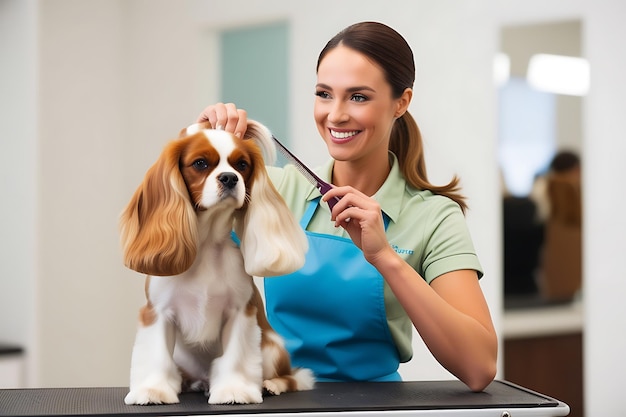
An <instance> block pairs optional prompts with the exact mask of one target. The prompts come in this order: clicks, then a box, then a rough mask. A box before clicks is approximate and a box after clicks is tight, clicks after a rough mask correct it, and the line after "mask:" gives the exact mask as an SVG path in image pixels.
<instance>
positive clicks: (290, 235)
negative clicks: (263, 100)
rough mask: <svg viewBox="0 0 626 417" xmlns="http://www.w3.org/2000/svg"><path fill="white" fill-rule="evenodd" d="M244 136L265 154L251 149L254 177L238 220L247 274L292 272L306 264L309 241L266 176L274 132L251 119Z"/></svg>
mask: <svg viewBox="0 0 626 417" xmlns="http://www.w3.org/2000/svg"><path fill="white" fill-rule="evenodd" d="M245 137H246V138H247V139H248V140H253V141H254V143H253V144H250V145H252V146H257V147H258V148H260V149H262V150H263V151H264V153H265V155H266V160H263V157H262V156H261V153H260V152H251V154H252V155H253V157H254V161H253V164H254V178H253V182H252V188H251V189H250V191H249V196H250V199H249V201H248V204H247V207H246V208H245V209H244V212H243V213H242V214H243V219H238V220H237V221H236V223H235V231H236V233H237V234H238V235H239V237H240V239H241V252H242V253H243V258H244V265H245V269H246V272H247V273H248V274H250V275H254V276H260V277H268V276H275V275H284V274H289V273H291V272H294V271H295V270H297V269H299V268H301V267H302V265H304V259H305V254H306V251H307V249H308V242H307V239H306V236H305V234H304V232H303V231H302V228H301V227H300V225H299V224H298V222H297V221H296V219H295V218H294V217H293V214H292V213H291V211H290V210H289V208H288V207H287V205H286V204H285V201H284V200H283V198H282V196H281V195H280V194H279V193H278V191H277V190H276V188H275V187H274V185H273V184H272V182H271V181H270V179H269V176H268V175H267V171H266V169H265V162H267V159H268V158H270V159H271V158H275V156H276V149H275V147H274V145H273V141H272V135H271V133H270V132H269V130H267V128H266V127H265V126H263V125H261V124H260V123H258V122H255V121H253V120H249V121H248V130H247V131H246V135H245Z"/></svg>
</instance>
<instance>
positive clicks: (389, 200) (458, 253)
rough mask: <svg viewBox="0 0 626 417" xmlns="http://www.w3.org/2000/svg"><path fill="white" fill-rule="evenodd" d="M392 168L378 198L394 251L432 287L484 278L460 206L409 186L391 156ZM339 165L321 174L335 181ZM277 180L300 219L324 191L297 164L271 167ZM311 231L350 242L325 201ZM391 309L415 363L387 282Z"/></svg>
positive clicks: (407, 327)
mask: <svg viewBox="0 0 626 417" xmlns="http://www.w3.org/2000/svg"><path fill="white" fill-rule="evenodd" d="M390 156H391V160H392V167H391V172H390V173H389V176H388V177H387V179H386V180H385V183H384V184H383V185H382V186H381V187H380V189H379V190H378V191H377V192H376V194H374V196H373V198H374V199H376V201H377V202H378V203H379V204H380V206H381V208H382V210H383V212H384V213H385V214H386V215H387V216H388V218H389V220H390V221H389V226H388V227H387V239H388V241H389V244H390V245H391V246H392V247H393V248H394V250H395V251H396V252H397V253H398V254H399V255H400V256H401V257H402V258H403V259H404V260H405V261H406V262H407V263H409V264H410V265H411V266H412V267H413V268H414V269H415V270H416V271H417V273H418V274H420V276H422V277H423V279H424V280H426V282H428V283H429V284H430V283H431V282H432V281H433V280H434V279H435V278H437V277H438V276H440V275H442V274H445V273H447V272H451V271H455V270H459V269H473V270H476V271H477V273H478V277H481V276H482V275H483V272H482V268H481V266H480V263H479V261H478V257H477V256H476V252H475V250H474V246H473V243H472V240H471V237H470V234H469V231H468V229H467V225H466V223H465V217H464V216H463V213H462V212H461V209H460V207H459V206H458V204H456V203H455V202H454V201H452V200H450V199H449V198H447V197H444V196H440V195H436V194H433V193H432V192H430V191H423V190H418V189H416V188H414V187H412V186H411V185H409V184H407V182H406V180H405V179H404V177H403V176H402V174H401V172H400V168H399V165H398V160H397V158H396V157H395V155H393V154H391V153H390ZM333 164H334V161H333V160H330V161H329V162H328V163H327V164H326V165H324V166H323V167H321V168H319V169H317V170H315V171H316V173H317V174H318V175H319V177H320V178H322V179H323V180H325V181H327V182H330V178H331V177H332V169H333ZM268 172H269V175H270V177H271V179H272V182H273V183H274V185H275V186H276V188H277V189H278V191H279V192H280V194H281V195H282V196H283V198H284V199H285V202H286V203H287V205H288V206H289V208H290V209H291V211H292V212H293V214H294V216H295V217H296V219H300V218H301V217H302V215H303V214H304V212H305V210H306V207H307V205H308V203H309V202H310V201H311V200H313V199H315V198H317V197H319V196H320V193H319V191H318V190H317V188H315V187H314V186H313V185H312V184H310V183H309V182H308V181H307V180H306V179H305V178H304V176H302V174H300V173H299V172H298V171H297V170H296V168H295V167H294V166H292V165H287V166H285V168H276V167H268ZM307 230H309V231H311V232H315V233H323V234H328V235H334V236H342V237H345V238H348V239H349V236H348V234H347V233H346V232H345V230H343V228H341V227H335V225H334V222H333V221H331V220H330V210H329V208H328V205H326V204H325V203H321V204H320V206H319V208H318V210H317V212H316V213H315V216H314V217H313V219H312V220H311V222H310V223H309V226H308V227H307ZM384 285H385V288H384V294H385V308H386V313H387V321H388V323H389V330H390V331H391V335H392V337H393V339H394V341H395V343H396V346H397V347H398V352H399V353H400V359H401V361H402V362H406V361H408V360H410V359H411V356H412V354H413V353H412V348H411V336H412V323H411V320H410V319H409V318H408V316H407V315H406V313H405V312H404V309H403V308H402V306H401V305H400V303H399V302H398V300H397V299H396V297H395V296H394V294H393V292H392V291H391V289H390V288H389V286H388V285H387V283H386V282H385V284H384Z"/></svg>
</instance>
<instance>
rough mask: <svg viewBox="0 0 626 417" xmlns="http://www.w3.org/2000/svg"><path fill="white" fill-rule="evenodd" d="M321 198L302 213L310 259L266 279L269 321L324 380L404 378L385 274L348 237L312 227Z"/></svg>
mask: <svg viewBox="0 0 626 417" xmlns="http://www.w3.org/2000/svg"><path fill="white" fill-rule="evenodd" d="M318 206H319V198H318V199H316V200H314V201H312V202H311V203H310V204H309V206H308V207H307V210H306V212H305V214H304V216H303V217H302V219H301V221H300V224H301V226H302V228H303V229H304V230H305V232H306V235H307V238H308V241H309V251H308V252H307V255H306V263H305V265H304V267H302V269H300V270H299V271H296V272H294V273H293V274H290V275H285V276H281V277H271V278H266V279H265V280H264V286H265V299H266V306H267V316H268V319H269V322H270V324H271V325H272V327H273V328H274V330H276V331H277V332H278V333H279V334H280V335H281V336H283V338H284V339H285V345H286V348H287V350H288V351H289V353H290V354H291V360H292V363H293V364H294V366H298V367H305V368H309V369H311V370H312V371H313V372H314V373H315V375H316V378H317V380H319V381H400V380H401V378H400V375H399V374H398V365H399V363H400V360H399V354H398V350H397V348H396V345H395V343H394V342H393V340H392V338H391V333H390V332H389V326H388V324H387V315H386V313H385V300H384V290H383V288H384V286H383V277H382V276H381V275H380V273H379V272H378V271H377V270H376V268H374V267H373V266H372V265H371V264H370V263H369V262H367V261H366V260H365V258H364V256H363V253H362V252H361V250H360V249H359V248H358V247H357V246H356V245H354V243H353V242H352V241H351V240H350V239H346V238H342V237H336V236H331V235H326V234H320V233H312V232H309V231H307V230H306V228H307V226H308V224H309V222H310V221H311V218H312V217H313V215H314V214H315V211H316V209H317V207H318ZM387 224H388V218H387V217H386V216H385V227H387Z"/></svg>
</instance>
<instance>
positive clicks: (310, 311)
mask: <svg viewBox="0 0 626 417" xmlns="http://www.w3.org/2000/svg"><path fill="white" fill-rule="evenodd" d="M414 78H415V67H414V62H413V53H412V51H411V49H410V47H409V45H408V44H407V43H406V41H405V40H404V38H403V37H402V36H401V35H399V34H398V33H397V32H396V31H394V30H393V29H391V28H389V27H388V26H385V25H383V24H380V23H375V22H363V23H357V24H355V25H352V26H349V27H348V28H346V29H344V30H343V31H342V32H340V33H338V34H337V35H336V36H335V37H334V38H332V39H331V40H330V41H329V42H328V44H327V45H326V47H325V48H324V49H323V50H322V52H321V54H320V56H319V59H318V63H317V84H316V87H315V96H316V97H315V109H314V117H315V121H316V124H317V128H318V131H319V134H320V136H321V137H322V139H323V140H324V142H325V143H326V146H327V148H328V152H329V154H330V156H331V157H332V159H331V160H330V161H329V163H328V164H327V165H326V166H325V167H323V168H321V169H320V170H318V173H319V174H320V176H321V177H322V178H323V179H325V180H327V181H328V182H330V183H332V184H333V185H334V188H333V189H332V190H331V191H330V192H328V193H326V194H325V195H324V196H322V197H321V199H320V198H319V197H320V195H319V192H317V189H316V188H315V187H313V186H312V185H310V184H308V183H307V182H306V180H305V179H304V178H303V177H302V176H301V175H300V174H299V173H298V172H297V171H296V170H295V169H293V167H290V166H287V167H286V168H285V169H275V170H272V179H273V181H274V183H275V185H276V187H277V188H278V190H279V191H280V192H281V194H282V195H283V197H284V198H285V201H286V202H287V204H288V205H289V206H290V208H291V209H292V211H293V213H294V214H295V215H296V216H299V217H300V218H301V219H302V220H301V223H302V225H303V227H304V228H305V230H306V231H307V235H308V237H309V245H310V250H309V253H308V255H307V262H306V264H305V266H304V267H303V268H302V270H301V271H298V272H296V273H294V274H292V275H290V276H287V277H279V278H268V279H266V280H265V291H266V301H267V310H268V318H269V319H270V322H271V324H272V326H273V327H274V328H275V329H276V330H277V331H279V333H281V334H282V335H283V336H284V337H285V339H286V342H287V347H288V349H289V350H290V353H291V354H292V360H293V362H294V364H295V365H297V366H306V367H310V368H312V369H313V371H314V372H315V373H316V375H317V377H318V379H320V380H342V381H345V380H370V381H389V380H399V375H398V373H397V369H398V365H399V363H400V362H406V361H408V360H409V359H410V358H411V355H412V351H411V332H412V330H411V323H412V325H413V326H415V328H416V329H417V331H418V332H419V334H420V336H421V337H422V339H423V340H424V342H425V343H426V345H427V346H428V348H429V349H430V351H431V352H432V353H433V355H434V356H435V358H436V359H437V360H438V361H439V362H440V363H441V364H442V365H443V366H444V367H445V368H446V369H448V370H449V371H450V372H451V373H452V374H454V375H455V376H456V377H458V378H459V379H460V380H461V381H463V382H464V383H465V384H466V385H467V386H468V387H469V388H470V389H472V390H474V391H480V390H482V389H484V388H485V387H486V386H487V385H488V384H489V383H490V382H491V381H492V380H493V378H494V376H495V372H496V357H497V337H496V334H495V331H494V328H493V324H492V321H491V317H490V314H489V309H488V307H487V304H486V302H485V299H484V297H483V294H482V291H481V288H480V286H479V282H478V279H479V278H480V277H481V276H482V271H481V266H480V264H479V262H478V259H477V257H476V255H475V251H474V248H473V245H472V242H471V239H470V237H469V234H468V231H467V227H466V225H465V219H464V217H463V212H464V210H465V208H466V205H465V202H464V199H463V197H461V196H460V195H459V194H458V180H457V179H456V178H455V179H454V180H453V181H452V182H451V183H450V184H448V185H446V186H434V185H432V184H430V183H429V182H428V180H427V176H426V168H425V163H424V156H423V145H422V140H421V136H420V133H419V130H418V127H417V125H416V123H415V121H414V120H413V118H412V117H411V115H410V114H409V113H408V112H407V108H408V107H409V104H410V102H411V99H412V95H413V90H412V87H413V82H414ZM246 116H247V114H246V112H245V110H242V109H238V108H236V107H235V106H234V105H233V104H217V105H213V106H209V107H208V108H206V109H205V110H204V111H203V112H202V114H201V115H200V117H199V121H206V120H208V121H209V122H210V123H211V125H212V126H214V127H218V128H223V129H225V130H227V131H230V132H233V133H235V134H236V135H239V136H241V135H242V134H243V133H244V131H245V126H246V123H247V119H246ZM336 197H338V198H340V200H339V202H338V203H337V204H336V205H335V207H334V208H333V210H332V212H330V210H329V208H328V205H327V204H326V201H328V200H329V199H331V198H336ZM329 219H330V220H329Z"/></svg>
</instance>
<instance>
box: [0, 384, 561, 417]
mask: <svg viewBox="0 0 626 417" xmlns="http://www.w3.org/2000/svg"><path fill="white" fill-rule="evenodd" d="M127 392H128V389H127V388H122V387H120V388H43V389H9V390H0V416H46V417H48V416H61V415H63V416H105V415H106V416H124V417H127V416H130V417H132V416H183V415H185V416H187V415H188V416H191V415H204V416H212V415H231V416H256V417H270V416H272V417H330V416H333V415H338V416H345V417H372V416H388V417H404V416H416V417H453V416H481V417H490V416H493V417H509V416H510V417H518V416H533V417H543V416H566V415H567V414H569V407H568V406H567V405H566V404H565V403H563V402H561V401H558V400H556V399H554V398H551V397H548V396H545V395H542V394H539V393H537V392H534V391H531V390H528V389H526V388H523V387H520V386H518V385H515V384H511V383H509V382H506V381H494V382H493V383H491V384H490V385H489V386H488V387H487V389H485V391H484V392H480V393H474V392H471V391H470V390H469V389H468V388H467V387H466V386H465V385H463V383H461V382H459V381H430V382H428V381H415V382H354V383H353V382H343V383H342V382H319V383H317V384H316V386H315V389H313V390H311V391H302V392H291V393H285V394H282V395H280V396H276V397H265V398H264V402H263V403H262V404H251V405H219V406H215V405H209V404H208V403H207V399H206V397H205V396H204V395H203V394H202V393H184V394H181V395H180V404H172V405H149V406H137V405H133V406H128V405H125V404H124V396H125V395H126V393H127Z"/></svg>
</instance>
